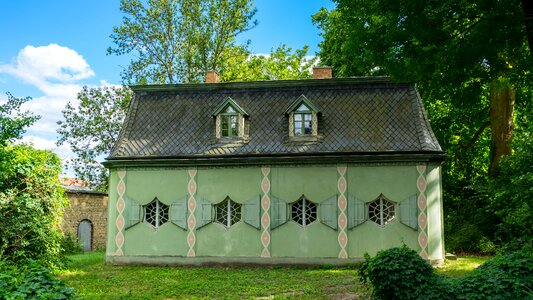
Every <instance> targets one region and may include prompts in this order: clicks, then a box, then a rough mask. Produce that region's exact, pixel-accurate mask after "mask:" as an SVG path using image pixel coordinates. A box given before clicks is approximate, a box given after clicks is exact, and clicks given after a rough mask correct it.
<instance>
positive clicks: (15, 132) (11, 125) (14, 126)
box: [0, 93, 40, 146]
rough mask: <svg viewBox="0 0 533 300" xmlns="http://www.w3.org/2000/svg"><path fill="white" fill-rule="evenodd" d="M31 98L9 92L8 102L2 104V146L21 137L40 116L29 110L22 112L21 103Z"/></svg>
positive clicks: (0, 136) (0, 137) (0, 131)
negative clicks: (14, 95)
mask: <svg viewBox="0 0 533 300" xmlns="http://www.w3.org/2000/svg"><path fill="white" fill-rule="evenodd" d="M30 100H31V98H30V97H27V98H15V97H13V95H11V94H10V93H7V102H6V103H4V104H1V105H0V146H6V145H7V143H8V142H12V141H14V140H16V139H19V138H21V137H22V135H23V134H24V132H25V130H26V127H28V126H30V125H31V124H33V123H35V121H37V120H38V119H39V118H40V117H39V116H36V115H34V114H32V113H31V112H29V111H25V112H20V107H21V105H22V104H23V103H25V102H28V101H30Z"/></svg>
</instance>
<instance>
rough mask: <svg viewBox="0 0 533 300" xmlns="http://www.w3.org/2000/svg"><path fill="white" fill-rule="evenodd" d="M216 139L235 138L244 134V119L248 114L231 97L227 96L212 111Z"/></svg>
mask: <svg viewBox="0 0 533 300" xmlns="http://www.w3.org/2000/svg"><path fill="white" fill-rule="evenodd" d="M213 116H214V117H215V136H216V138H217V139H222V140H223V139H235V138H243V137H244V136H245V134H244V131H245V126H244V124H245V120H246V118H247V117H248V114H247V113H246V112H245V111H244V109H242V107H240V106H239V105H238V104H237V103H236V102H235V101H234V100H233V99H231V98H230V97H227V98H226V99H225V100H224V101H223V102H222V103H221V104H220V105H219V106H218V107H217V109H216V110H215V112H214V113H213Z"/></svg>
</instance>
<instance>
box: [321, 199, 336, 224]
mask: <svg viewBox="0 0 533 300" xmlns="http://www.w3.org/2000/svg"><path fill="white" fill-rule="evenodd" d="M319 210H320V212H319V213H320V222H322V223H324V224H325V225H327V226H329V227H331V228H333V229H337V225H338V222H337V217H338V215H337V195H335V196H332V197H330V198H328V199H327V200H325V201H323V202H322V203H320V206H319Z"/></svg>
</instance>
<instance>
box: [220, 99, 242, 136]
mask: <svg viewBox="0 0 533 300" xmlns="http://www.w3.org/2000/svg"><path fill="white" fill-rule="evenodd" d="M220 121H221V124H222V125H221V126H222V127H221V134H220V135H221V136H223V137H227V136H228V137H229V136H234V137H237V136H239V114H238V113H237V111H235V109H234V108H233V107H232V106H231V105H228V107H227V108H226V110H225V111H224V112H223V113H221V114H220Z"/></svg>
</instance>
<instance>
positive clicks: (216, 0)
mask: <svg viewBox="0 0 533 300" xmlns="http://www.w3.org/2000/svg"><path fill="white" fill-rule="evenodd" d="M120 9H121V11H122V12H123V13H124V14H125V16H124V18H123V22H122V24H121V25H119V26H117V27H114V28H113V34H111V39H112V40H113V43H114V44H115V47H110V48H108V54H116V55H123V54H129V53H131V54H133V56H134V58H133V59H132V60H131V62H130V65H129V66H128V67H127V68H126V69H125V70H124V72H123V73H122V79H123V80H124V82H126V83H134V84H136V83H178V82H198V81H201V80H203V76H204V75H205V72H206V71H207V70H216V71H219V72H220V66H221V62H222V61H221V59H222V56H223V55H224V54H225V52H226V51H227V50H228V49H229V48H231V46H235V37H236V36H237V35H239V34H240V33H242V32H244V31H247V30H249V29H250V28H252V27H253V26H255V25H256V24H257V21H254V20H253V17H254V15H255V12H256V9H255V8H254V5H253V0H148V1H140V0H121V2H120ZM227 54H228V53H226V55H227Z"/></svg>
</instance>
